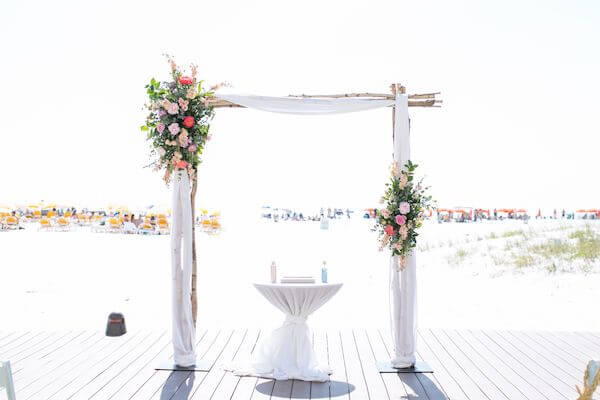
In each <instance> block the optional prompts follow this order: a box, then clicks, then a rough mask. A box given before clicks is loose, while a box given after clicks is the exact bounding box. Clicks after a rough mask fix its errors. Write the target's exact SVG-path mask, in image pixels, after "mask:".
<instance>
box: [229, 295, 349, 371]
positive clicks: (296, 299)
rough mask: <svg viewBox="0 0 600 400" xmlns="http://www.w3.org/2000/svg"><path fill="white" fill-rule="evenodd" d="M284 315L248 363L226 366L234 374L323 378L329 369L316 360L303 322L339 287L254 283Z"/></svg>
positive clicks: (310, 338)
mask: <svg viewBox="0 0 600 400" xmlns="http://www.w3.org/2000/svg"><path fill="white" fill-rule="evenodd" d="M254 286H255V287H256V289H258V291H259V292H260V293H261V294H262V295H263V296H264V297H265V298H266V299H267V300H269V302H270V303H271V304H273V305H274V306H275V307H277V308H278V309H279V310H281V311H282V312H283V313H284V314H285V316H286V318H285V321H284V323H283V325H282V326H281V327H280V328H277V329H275V330H274V331H273V332H272V333H271V334H270V335H269V336H267V337H265V338H264V339H262V340H261V341H260V343H259V344H258V346H257V347H256V349H255V350H254V352H253V353H252V359H251V362H250V366H246V367H244V366H236V367H234V368H227V369H231V370H233V371H234V373H236V374H238V375H254V376H260V377H264V378H273V379H280V380H285V379H300V380H303V381H318V382H325V381H327V380H329V375H330V374H331V369H330V368H329V366H327V365H322V364H319V362H318V360H317V357H316V355H315V352H314V349H313V344H312V335H310V330H309V327H308V325H307V324H306V319H307V318H308V316H309V315H310V314H312V313H313V312H314V311H316V310H317V309H318V308H319V307H321V306H322V305H323V304H325V303H326V302H327V301H328V300H329V299H331V298H332V297H333V296H334V295H335V294H336V293H337V291H338V290H340V288H341V287H342V284H341V283H337V284H254Z"/></svg>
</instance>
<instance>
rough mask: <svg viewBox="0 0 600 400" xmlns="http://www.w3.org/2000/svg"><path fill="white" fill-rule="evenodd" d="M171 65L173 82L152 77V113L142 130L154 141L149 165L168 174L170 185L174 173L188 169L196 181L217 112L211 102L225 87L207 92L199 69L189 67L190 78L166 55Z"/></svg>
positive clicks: (148, 88) (149, 107) (148, 106)
mask: <svg viewBox="0 0 600 400" xmlns="http://www.w3.org/2000/svg"><path fill="white" fill-rule="evenodd" d="M166 57H167V60H168V62H169V64H170V66H171V78H172V80H171V81H168V82H159V81H157V80H156V79H154V78H152V79H151V80H150V83H148V84H147V85H146V93H147V94H148V100H149V101H148V102H147V103H146V105H145V108H146V109H147V110H148V111H149V113H148V116H147V117H146V123H145V124H144V125H143V126H142V127H141V130H142V131H144V132H146V134H147V136H146V139H147V140H148V141H150V142H151V147H152V149H151V153H150V156H151V158H152V159H153V161H152V163H151V164H150V166H153V167H154V169H155V170H156V171H158V170H163V169H164V171H165V175H164V181H165V182H166V183H167V184H168V183H169V182H170V179H171V176H172V174H173V172H174V171H177V170H187V172H188V174H189V176H190V180H191V181H195V177H196V171H197V170H198V165H199V164H200V163H201V158H200V157H201V155H202V152H203V150H204V146H205V144H206V142H207V141H209V140H210V139H211V135H210V134H209V129H210V125H209V121H210V120H212V118H213V116H214V109H213V107H212V106H210V105H209V103H208V99H210V98H212V97H214V92H215V90H217V89H218V88H219V87H220V86H222V84H218V85H215V86H213V87H211V88H209V89H208V90H204V88H203V86H202V84H203V81H198V80H197V77H196V76H197V69H198V68H197V66H196V65H193V64H192V65H191V66H190V75H189V76H188V75H184V73H183V71H182V70H181V69H180V68H179V67H178V66H177V64H176V63H175V61H174V60H173V58H171V57H170V56H168V55H167V56H166Z"/></svg>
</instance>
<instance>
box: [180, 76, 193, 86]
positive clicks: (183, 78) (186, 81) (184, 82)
mask: <svg viewBox="0 0 600 400" xmlns="http://www.w3.org/2000/svg"><path fill="white" fill-rule="evenodd" d="M179 83H181V84H182V85H193V84H194V80H193V79H192V78H190V77H189V76H181V77H179Z"/></svg>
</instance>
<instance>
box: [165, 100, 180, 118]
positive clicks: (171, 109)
mask: <svg viewBox="0 0 600 400" xmlns="http://www.w3.org/2000/svg"><path fill="white" fill-rule="evenodd" d="M167 112H168V113H169V114H171V115H175V114H178V113H179V106H178V105H177V103H170V104H169V108H168V109H167Z"/></svg>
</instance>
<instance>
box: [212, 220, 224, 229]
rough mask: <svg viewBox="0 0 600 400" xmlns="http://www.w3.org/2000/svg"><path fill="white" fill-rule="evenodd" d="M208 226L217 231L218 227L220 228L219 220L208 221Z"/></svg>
mask: <svg viewBox="0 0 600 400" xmlns="http://www.w3.org/2000/svg"><path fill="white" fill-rule="evenodd" d="M210 227H211V229H212V230H213V231H218V230H219V229H221V223H220V222H219V220H216V219H213V220H212V221H210Z"/></svg>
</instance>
